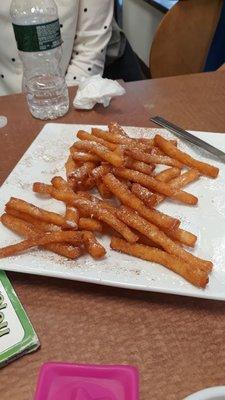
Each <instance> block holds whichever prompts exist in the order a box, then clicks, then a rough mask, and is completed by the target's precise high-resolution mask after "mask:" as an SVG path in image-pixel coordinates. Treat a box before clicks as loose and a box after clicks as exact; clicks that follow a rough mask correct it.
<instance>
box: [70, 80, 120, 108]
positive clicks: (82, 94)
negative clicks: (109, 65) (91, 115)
mask: <svg viewBox="0 0 225 400" xmlns="http://www.w3.org/2000/svg"><path fill="white" fill-rule="evenodd" d="M124 93H125V89H124V88H123V87H122V86H121V85H120V84H119V83H118V82H117V81H112V80H111V79H103V78H102V77H101V75H93V76H91V77H89V78H82V79H81V82H80V84H79V88H78V90H77V94H76V96H75V99H74V101H73V105H74V107H75V108H78V109H82V110H91V109H92V108H93V107H94V105H95V104H96V103H100V104H103V106H104V107H107V106H108V105H109V103H110V100H111V99H112V97H115V96H121V95H122V94H124Z"/></svg>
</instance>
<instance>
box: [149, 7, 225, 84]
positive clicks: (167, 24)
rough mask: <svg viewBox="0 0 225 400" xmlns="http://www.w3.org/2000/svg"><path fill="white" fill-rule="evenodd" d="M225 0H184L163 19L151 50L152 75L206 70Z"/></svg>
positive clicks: (163, 75)
mask: <svg viewBox="0 0 225 400" xmlns="http://www.w3.org/2000/svg"><path fill="white" fill-rule="evenodd" d="M222 2H223V0H181V1H179V2H178V3H177V4H176V5H175V6H174V7H172V8H171V10H170V11H169V12H168V13H167V14H166V15H165V17H164V18H163V20H162V21H161V23H160V25H159V27H158V29H157V31H156V34H155V37H154V39H153V43H152V46H151V51H150V59H149V68H150V72H151V77H152V78H161V77H166V76H174V75H184V74H192V73H197V72H201V71H203V68H204V65H205V61H206V57H207V54H208V51H209V48H210V45H211V42H212V38H213V36H214V33H215V30H216V27H217V23H218V21H219V17H220V11H221V7H222Z"/></svg>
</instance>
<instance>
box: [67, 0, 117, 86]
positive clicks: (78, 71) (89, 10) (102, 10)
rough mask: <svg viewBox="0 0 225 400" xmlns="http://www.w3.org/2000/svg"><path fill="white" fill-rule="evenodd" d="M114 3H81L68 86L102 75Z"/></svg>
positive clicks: (82, 0) (100, 0)
mask: <svg viewBox="0 0 225 400" xmlns="http://www.w3.org/2000/svg"><path fill="white" fill-rule="evenodd" d="M113 11H114V0H97V1H94V0H80V2H79V14H78V23H77V32H76V36H75V40H74V47H73V53H72V57H71V60H70V64H69V67H68V70H67V73H66V83H67V85H68V86H73V85H76V84H77V83H78V82H79V80H80V79H81V77H87V76H91V75H96V74H101V75H102V74H103V70H104V64H105V53H106V47H107V44H108V43H109V40H110V38H111V34H112V20H113Z"/></svg>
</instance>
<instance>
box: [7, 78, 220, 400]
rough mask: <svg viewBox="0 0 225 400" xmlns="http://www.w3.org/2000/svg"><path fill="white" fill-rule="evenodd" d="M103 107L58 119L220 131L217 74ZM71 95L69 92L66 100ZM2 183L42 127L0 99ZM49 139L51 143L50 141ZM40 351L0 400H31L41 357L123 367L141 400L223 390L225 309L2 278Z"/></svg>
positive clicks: (23, 364) (13, 371) (16, 370)
mask: <svg viewBox="0 0 225 400" xmlns="http://www.w3.org/2000/svg"><path fill="white" fill-rule="evenodd" d="M125 87H126V89H127V94H126V96H123V97H120V98H117V99H115V100H114V101H113V102H112V104H111V105H110V107H109V108H108V109H103V108H102V107H97V108H96V109H95V110H94V111H91V112H77V111H74V110H71V111H70V112H69V113H68V115H67V116H65V117H64V118H62V119H60V120H58V121H57V122H65V123H72V122H74V123H82V122H83V123H86V124H87V123H90V124H95V123H98V124H104V123H107V122H109V121H112V120H117V121H118V122H120V123H121V124H124V125H137V126H153V125H151V123H150V122H149V120H148V117H149V116H150V115H154V114H161V115H163V116H164V117H165V118H168V119H171V120H174V121H175V122H176V123H177V124H182V125H183V126H184V128H189V129H196V130H208V131H218V132H225V72H217V73H211V74H199V75H193V76H185V77H174V78H164V79H159V80H154V81H153V80H152V81H143V82H136V83H130V84H125ZM73 95H74V89H72V90H71V96H73ZM0 115H6V116H7V117H8V125H7V126H6V127H5V128H3V129H0V182H1V183H2V182H3V181H4V179H5V178H6V176H7V175H8V174H9V172H10V171H11V170H12V168H13V167H14V166H15V164H16V162H17V161H18V159H19V158H20V157H21V155H22V154H23V153H24V151H25V150H26V149H27V147H28V146H29V144H30V143H31V142H32V140H33V139H34V138H35V136H36V135H37V134H38V132H39V131H40V130H41V128H42V126H43V125H44V124H43V122H41V121H38V120H35V119H33V118H32V117H31V116H30V114H29V113H28V111H27V107H26V104H25V100H24V98H23V96H22V95H15V96H5V97H1V98H0ZM53 139H54V138H53ZM9 276H10V278H11V281H12V283H13V285H14V287H15V289H16V291H17V293H18V295H19V297H20V299H21V301H22V303H23V304H24V306H25V308H26V310H27V312H28V315H29V317H30V318H31V320H32V322H33V324H34V326H35V328H36V331H37V333H38V335H39V337H40V340H41V344H42V347H41V349H40V350H39V351H38V352H36V353H34V354H31V355H29V356H25V357H23V358H21V359H19V360H18V361H15V362H13V363H12V364H11V365H9V366H7V367H6V368H4V369H2V370H0V399H1V400H12V399H15V400H30V399H32V398H33V393H34V389H35V385H36V378H37V374H38V370H39V368H40V366H41V364H42V363H43V362H45V361H49V360H58V361H74V362H81V363H82V362H84V363H85V362H87V363H129V364H134V365H136V366H137V367H138V368H139V371H140V398H141V400H150V399H154V400H181V399H182V398H183V397H184V396H186V395H188V394H189V393H192V392H194V391H196V390H199V389H201V388H203V387H206V386H214V385H222V384H223V385H224V384H225V303H223V302H217V301H207V300H200V299H191V298H182V297H178V296H169V295H160V294H154V293H142V292H135V291H128V290H122V289H115V288H108V287H101V286H94V285H90V284H81V283H78V282H70V281H63V280H56V279H49V278H44V277H43V278H40V277H36V276H28V275H22V274H21V275H20V274H13V273H10V274H9Z"/></svg>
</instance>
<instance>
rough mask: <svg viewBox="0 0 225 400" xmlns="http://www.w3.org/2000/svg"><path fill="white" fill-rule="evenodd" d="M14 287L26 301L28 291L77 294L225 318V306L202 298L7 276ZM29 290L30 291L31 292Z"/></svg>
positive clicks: (32, 276)
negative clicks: (205, 313) (192, 311)
mask: <svg viewBox="0 0 225 400" xmlns="http://www.w3.org/2000/svg"><path fill="white" fill-rule="evenodd" d="M7 274H8V276H9V278H10V280H11V282H12V284H13V285H14V287H15V290H16V291H17V293H18V295H19V297H20V294H21V300H22V301H23V298H26V289H27V290H29V292H30V290H31V291H33V292H34V293H36V292H37V291H38V289H39V288H40V289H42V290H44V289H45V288H46V291H49V295H51V293H55V292H57V291H59V292H60V296H66V295H69V296H71V295H72V293H73V292H75V293H76V295H77V294H80V295H81V296H87V298H88V297H93V296H96V297H98V299H100V298H102V299H103V301H104V299H105V298H107V299H111V300H114V299H116V298H118V300H119V301H129V302H130V305H132V303H135V304H137V303H139V302H140V303H143V302H144V303H149V304H151V306H154V304H155V305H156V306H165V307H169V308H170V309H171V308H173V307H174V308H178V307H179V308H185V309H190V310H191V309H192V310H195V312H196V311H197V310H199V311H204V310H206V311H207V313H213V315H216V314H218V315H220V314H221V315H224V307H225V302H223V301H217V300H209V299H201V298H192V297H187V296H179V295H172V294H164V293H155V292H145V291H139V290H130V289H121V288H116V287H110V286H103V285H97V284H92V283H85V282H77V281H70V280H64V279H57V278H50V279H49V278H47V277H44V276H35V275H27V274H18V273H13V272H8V273H7ZM28 287H29V289H28Z"/></svg>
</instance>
